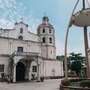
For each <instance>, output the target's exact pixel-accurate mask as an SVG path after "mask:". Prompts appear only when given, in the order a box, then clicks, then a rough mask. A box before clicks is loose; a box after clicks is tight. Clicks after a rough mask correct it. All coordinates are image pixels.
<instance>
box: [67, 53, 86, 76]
mask: <svg viewBox="0 0 90 90" xmlns="http://www.w3.org/2000/svg"><path fill="white" fill-rule="evenodd" d="M68 60H69V68H70V69H71V70H72V71H75V72H76V74H77V76H80V72H81V69H82V67H83V65H82V64H83V60H84V57H83V56H82V54H81V53H78V54H75V53H71V54H70V56H69V57H68Z"/></svg>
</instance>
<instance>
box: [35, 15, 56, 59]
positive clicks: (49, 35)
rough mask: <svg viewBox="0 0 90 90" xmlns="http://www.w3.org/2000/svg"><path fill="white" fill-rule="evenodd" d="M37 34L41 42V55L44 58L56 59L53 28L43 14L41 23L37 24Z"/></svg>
mask: <svg viewBox="0 0 90 90" xmlns="http://www.w3.org/2000/svg"><path fill="white" fill-rule="evenodd" d="M37 34H38V36H39V37H40V41H41V43H42V47H41V55H42V57H44V58H45V59H56V47H55V30H54V27H53V25H51V24H50V23H49V18H48V17H47V16H44V17H43V18H42V23H41V24H40V25H39V26H38V29H37Z"/></svg>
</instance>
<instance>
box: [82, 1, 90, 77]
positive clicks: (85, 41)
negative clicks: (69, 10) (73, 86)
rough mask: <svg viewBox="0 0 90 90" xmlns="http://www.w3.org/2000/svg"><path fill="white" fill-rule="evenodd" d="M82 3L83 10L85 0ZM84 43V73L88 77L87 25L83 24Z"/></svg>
mask: <svg viewBox="0 0 90 90" xmlns="http://www.w3.org/2000/svg"><path fill="white" fill-rule="evenodd" d="M82 4H83V8H82V9H83V10H85V0H82ZM83 29H84V45H85V56H86V65H87V67H86V74H87V78H89V77H90V76H89V63H88V53H87V49H88V38H87V26H84V28H83Z"/></svg>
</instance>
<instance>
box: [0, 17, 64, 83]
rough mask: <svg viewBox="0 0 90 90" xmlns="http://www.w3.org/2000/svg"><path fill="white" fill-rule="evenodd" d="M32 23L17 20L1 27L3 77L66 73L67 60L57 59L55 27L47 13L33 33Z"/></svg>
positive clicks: (33, 77)
mask: <svg viewBox="0 0 90 90" xmlns="http://www.w3.org/2000/svg"><path fill="white" fill-rule="evenodd" d="M28 27H29V26H28V24H25V23H24V22H23V21H20V22H16V23H15V24H14V27H13V28H12V29H3V28H1V29H0V78H1V77H2V73H3V74H4V75H5V76H8V78H9V80H11V81H12V82H17V81H24V80H40V78H41V77H44V78H51V77H52V78H53V77H62V76H63V62H62V61H59V60H56V45H55V29H54V26H53V25H52V24H51V23H50V22H49V18H48V17H47V16H44V17H43V18H42V21H41V24H40V25H38V27H37V33H36V34H35V33H32V32H31V31H30V30H29V28H28Z"/></svg>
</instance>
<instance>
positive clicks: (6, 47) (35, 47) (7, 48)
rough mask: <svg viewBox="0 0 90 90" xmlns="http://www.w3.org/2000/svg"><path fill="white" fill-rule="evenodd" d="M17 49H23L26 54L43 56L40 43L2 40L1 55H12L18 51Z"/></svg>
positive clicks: (0, 44) (0, 40)
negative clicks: (31, 53)
mask: <svg viewBox="0 0 90 90" xmlns="http://www.w3.org/2000/svg"><path fill="white" fill-rule="evenodd" d="M17 47H23V49H24V50H23V51H24V52H34V53H40V54H41V44H40V43H36V42H30V41H21V40H13V39H4V38H0V54H12V53H13V52H14V51H17Z"/></svg>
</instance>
